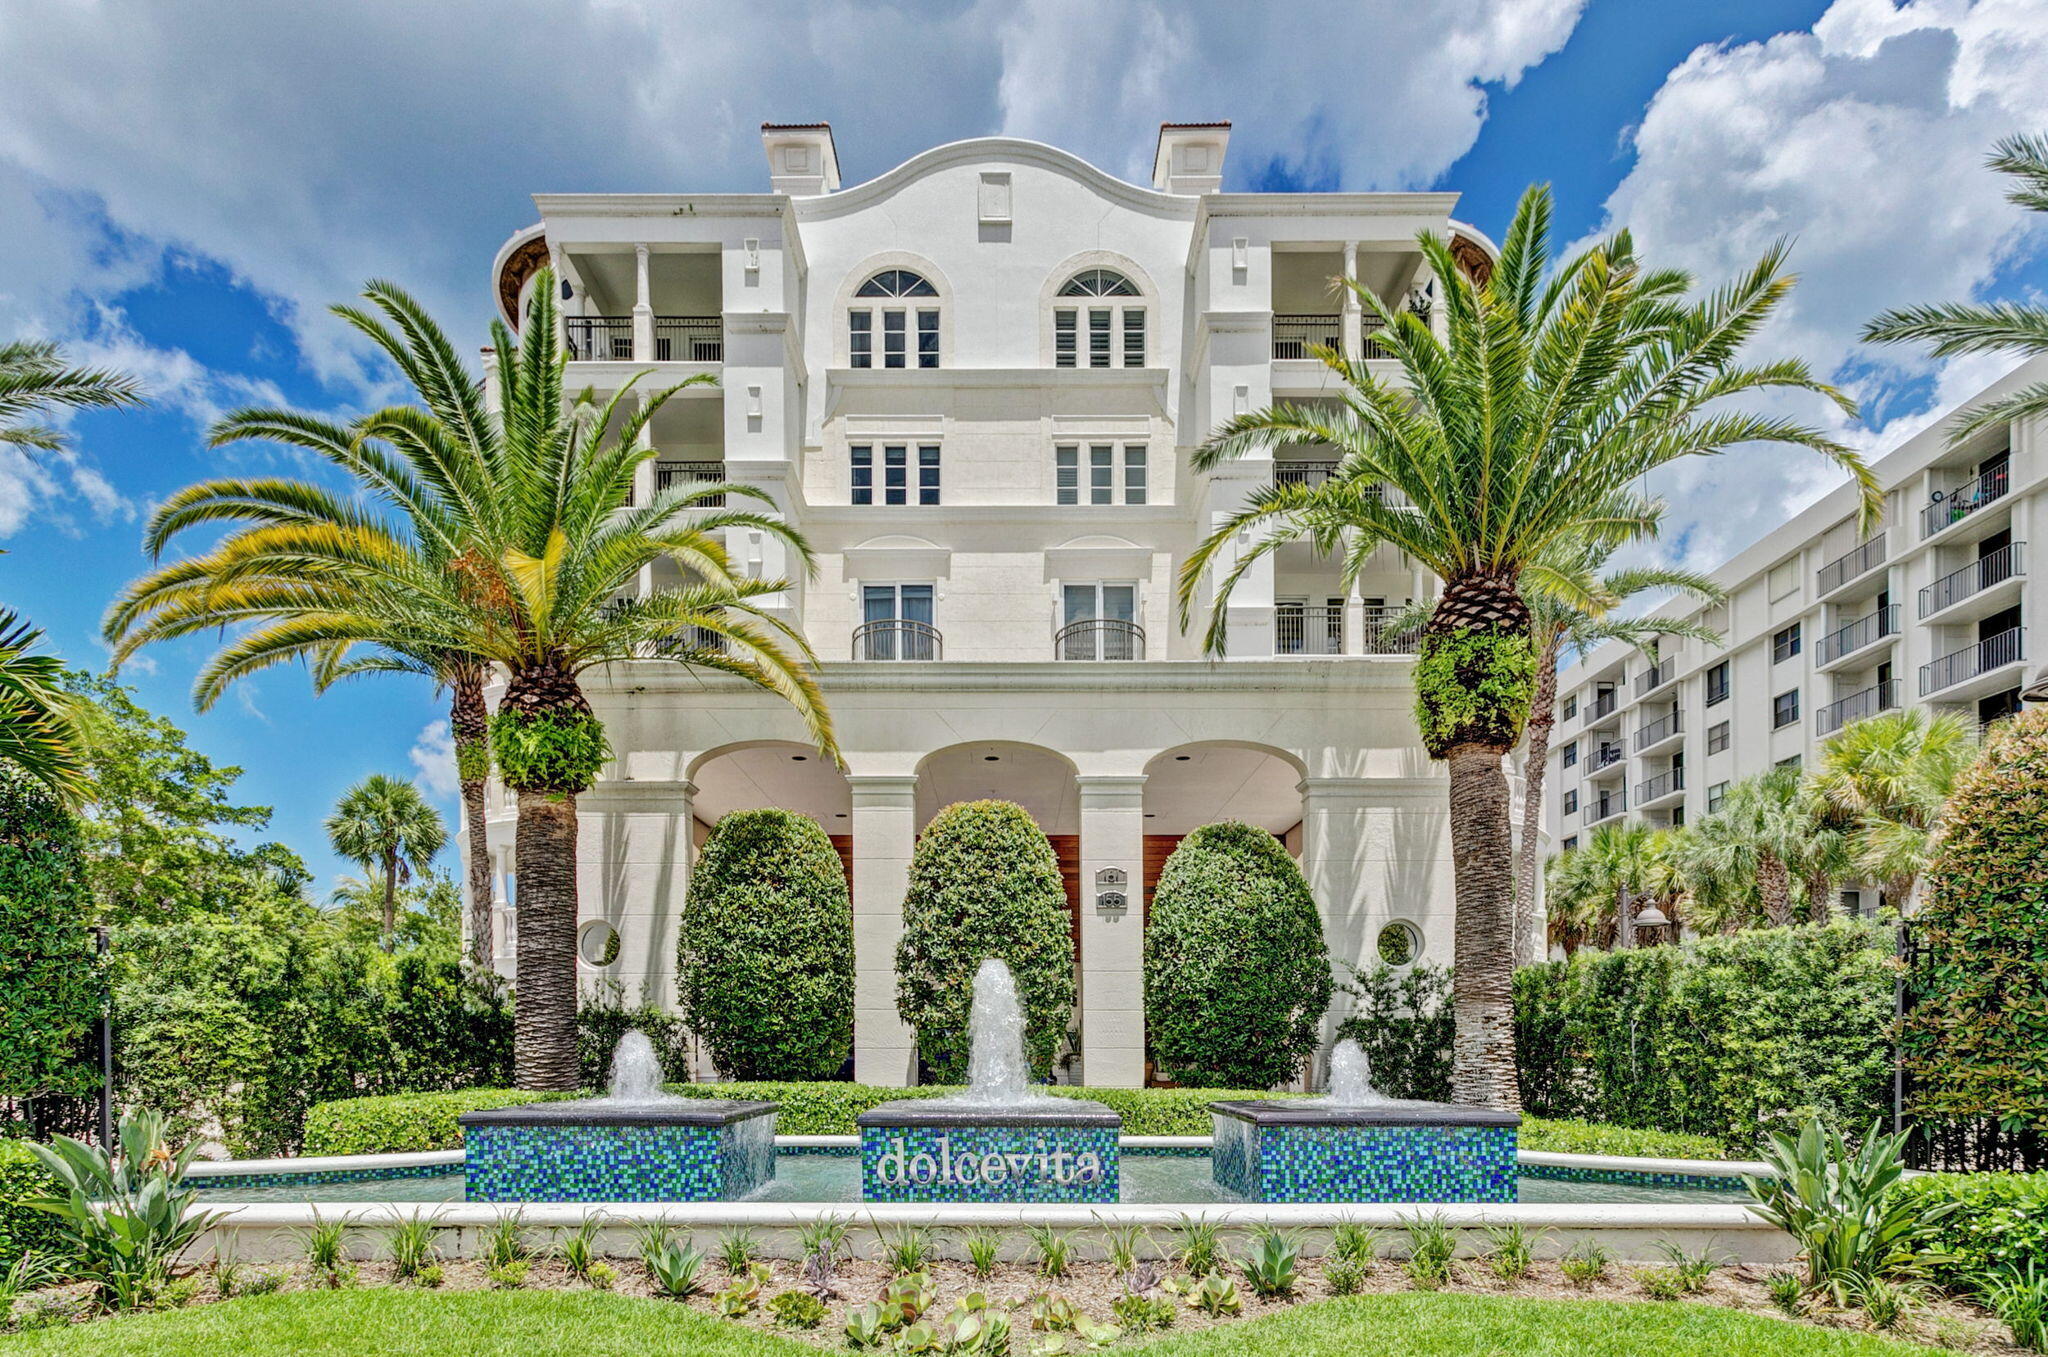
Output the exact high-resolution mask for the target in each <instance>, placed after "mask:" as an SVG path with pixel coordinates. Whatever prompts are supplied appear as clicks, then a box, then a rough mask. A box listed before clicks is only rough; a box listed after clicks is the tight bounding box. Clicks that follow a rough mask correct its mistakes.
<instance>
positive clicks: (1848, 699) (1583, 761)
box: [1546, 360, 2048, 913]
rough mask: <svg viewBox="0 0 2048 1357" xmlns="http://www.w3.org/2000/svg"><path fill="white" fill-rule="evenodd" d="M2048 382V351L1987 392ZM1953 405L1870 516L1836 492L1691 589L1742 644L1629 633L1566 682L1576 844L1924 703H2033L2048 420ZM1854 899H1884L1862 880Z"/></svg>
mask: <svg viewBox="0 0 2048 1357" xmlns="http://www.w3.org/2000/svg"><path fill="white" fill-rule="evenodd" d="M2044 377H2048V360H2035V361H2033V362H2031V363H2028V364H2027V365H2025V366H2023V367H2021V368H2019V369H2018V370H2017V371H2015V372H2013V373H2011V374H2010V375H2008V376H2007V377H2005V378H2004V379H2003V380H2001V381H1999V382H1998V383H1996V384H1994V385H1993V386H1992V387H1990V388H1989V389H1988V390H1986V391H1984V392H1982V393H1980V394H1979V396H1978V397H1976V398H1975V399H1973V400H1972V401H1970V402H1967V404H1971V405H1974V404H1977V403H1979V402H1981V401H1983V400H1986V399H1990V398H1993V397H1997V396H2000V395H2003V394H2007V393H2010V392H2012V391H2015V390H2017V389H2018V388H2019V387H2021V386H2024V385H2028V384H2031V383H2034V382H2039V381H2041V380H2042V379H2043V378H2044ZM1950 425H1951V421H1950V420H1948V419H1947V418H1946V417H1944V418H1943V419H1941V420H1938V421H1936V422H1935V423H1934V424H1933V425H1931V426H1930V427H1928V428H1927V429H1926V430H1924V431H1923V432H1921V433H1920V434H1918V435H1916V436H1915V437H1913V438H1912V439H1910V440H1908V441H1907V442H1906V443H1905V444H1903V445H1902V446H1900V447H1899V448H1898V449H1897V450H1896V451H1894V452H1892V453H1891V454H1889V455H1888V456H1886V457H1885V458H1884V459H1883V460H1882V461H1880V462H1879V463H1878V464H1877V466H1876V467H1875V471H1876V474H1877V477H1878V481H1879V484H1880V485H1881V486H1882V488H1883V490H1884V514H1883V519H1882V521H1881V523H1879V524H1878V525H1877V526H1876V527H1875V528H1874V529H1873V530H1871V531H1870V532H1869V533H1867V534H1866V533H1864V532H1862V531H1860V530H1859V529H1858V526H1857V522H1856V518H1855V498H1854V494H1853V487H1851V486H1849V485H1846V484H1845V485H1843V486H1841V487H1840V488H1838V489H1836V490H1834V491H1832V492H1831V493H1829V494H1827V495H1825V496H1823V497H1822V498H1821V499H1820V500H1819V501H1818V502H1817V503H1815V504H1813V505H1811V506H1810V507H1808V508H1807V509H1805V510H1803V511H1802V512H1800V513H1799V514H1797V515H1796V516H1794V517H1793V518H1792V520H1791V521H1790V522H1788V523H1786V524H1784V525H1783V526H1781V527H1779V528H1776V529H1774V530H1773V531H1771V532H1770V533H1769V534H1768V535H1767V536H1765V537H1764V538H1763V540H1761V541H1759V542H1757V543H1756V544H1755V545H1754V546H1751V547H1749V548H1748V549H1746V550H1745V551H1743V552H1741V553H1740V554H1738V555H1737V556H1736V557H1735V558H1734V559H1733V560H1731V561H1729V562H1728V563H1727V564H1726V565H1724V566H1722V567H1721V568H1720V569H1719V570H1717V571H1715V572H1714V574H1713V577H1714V579H1715V581H1716V582H1717V583H1719V584H1720V585H1721V586H1722V587H1723V588H1724V589H1726V590H1727V593H1728V599H1727V601H1726V602H1725V603H1723V604H1718V605H1715V606H1712V607H1701V606H1700V604H1699V603H1698V602H1697V601H1696V600H1673V601H1672V602H1670V603H1667V604H1666V605H1665V606H1664V607H1662V608H1660V609H1658V610H1656V611H1657V612H1658V613H1659V614H1661V615H1664V616H1669V617H1685V616H1693V617H1696V618H1698V619H1699V620H1701V621H1704V622H1705V623H1706V624H1707V625H1708V626H1710V627H1712V628H1714V629H1715V630H1716V631H1718V632H1720V633H1721V636H1722V640H1723V643H1722V644H1721V645H1719V646H1709V645H1705V644H1702V643H1700V642H1696V641H1686V642H1682V643H1676V644H1672V643H1667V644H1665V645H1662V646H1660V647H1658V648H1657V649H1656V650H1655V651H1653V652H1652V653H1649V654H1645V653H1643V652H1641V651H1637V650H1634V649H1631V648H1629V647H1626V646H1622V645H1619V644H1609V645H1606V646H1602V647H1600V648H1599V649H1597V650H1595V651H1594V652H1593V653H1592V654H1590V655H1588V656H1586V657H1585V658H1584V660H1583V662H1582V663H1579V664H1577V665H1575V666H1574V667H1573V668H1572V669H1570V670H1569V671H1567V672H1566V673H1565V674H1564V675H1563V676H1562V678H1561V681H1560V683H1559V699H1558V709H1557V726H1556V728H1555V733H1554V734H1553V735H1552V737H1551V739H1552V743H1551V751H1550V765H1549V770H1548V778H1547V781H1548V784H1549V788H1550V791H1549V794H1548V797H1547V801H1548V806H1547V810H1546V816H1547V820H1548V825H1549V829H1550V837H1551V841H1552V842H1553V843H1555V844H1557V845H1558V846H1560V847H1562V848H1571V847H1575V846H1577V845H1578V844H1580V843H1583V842H1584V841H1585V837H1586V834H1587V832H1588V831H1590V830H1592V829H1595V828H1597V827H1599V826H1600V825H1603V824H1608V823H1619V822H1620V821H1621V820H1622V819H1623V818H1624V817H1628V818H1633V819H1636V820H1640V821H1644V822H1646V823H1649V824H1653V825H1675V824H1683V823H1685V822H1686V821H1687V820H1696V819H1698V818H1699V817H1700V816H1702V815H1706V814H1709V813H1711V812H1712V811H1713V810H1715V809H1716V808H1717V807H1718V806H1719V804H1720V800H1721V797H1722V796H1723V794H1724V793H1725V792H1726V790H1727V788H1728V787H1729V785H1730V784H1731V783H1734V782H1737V781H1740V780H1741V779H1743V778H1746V777H1749V776H1751V775H1753V774H1756V773H1760V772H1763V771H1765V770H1767V769H1769V768H1771V767H1772V766H1774V765H1778V764H1792V765H1800V764H1810V763H1811V762H1812V761H1813V760H1814V759H1815V758H1816V757H1818V754H1819V751H1820V748H1821V746H1822V745H1823V744H1824V743H1825V742H1826V741H1827V739H1828V738H1829V737H1830V736H1832V735H1834V734H1835V733H1836V732H1837V731H1839V730H1841V729H1842V727H1844V726H1846V725H1848V724H1850V723H1851V722H1853V721H1858V720H1861V719H1862V718H1864V717H1866V716H1871V715H1874V714H1876V713H1878V712H1881V711H1887V710H1890V709H1892V708H1897V707H1905V706H1911V705H1920V706H1925V707H1928V708H1930V709H1933V710H1938V711H1958V712H1962V713H1965V714H1966V715H1968V716H1969V717H1970V718H1971V719H1973V720H1975V721H1977V722H1979V723H1986V722H1990V721H1993V720H1996V719H1997V718H1999V717H2001V716H2005V715H2008V714H2010V713H2011V712H2013V711H2015V710H2016V709H2017V708H2018V706H2019V702H2020V692H2021V688H2022V687H2023V685H2024V684H2025V683H2026V680H2027V674H2028V671H2029V662H2030V661H2032V660H2037V659H2038V658H2039V656H2038V654H2037V653H2036V652H2037V650H2038V649H2039V642H2038V640H2036V639H2035V638H2034V637H2032V636H2030V635H2029V630H2028V629H2029V626H2030V624H2031V623H2032V621H2033V619H2034V618H2036V617H2037V616H2039V615H2040V609H2041V608H2042V607H2043V606H2044V604H2048V586H2044V585H2043V584H2042V583H2041V582H2039V581H2038V580H2037V579H2036V578H2035V577H2034V576H2033V575H2031V574H2030V572H2029V566H2030V565H2031V560H2030V555H2029V553H2030V548H2029V546H2028V541H2029V539H2030V537H2031V535H2032V527H2033V519H2034V516H2035V515H2036V514H2048V460H2044V454H2048V428H2044V426H2043V424H2042V423H2041V422H2039V421H2023V422H2020V423H2017V424H2011V425H2004V424H2001V425H1999V426H1997V427H1995V428H1991V429H1988V430H1986V431H1985V432H1983V433H1981V434H1979V435H1977V436H1976V437H1974V438H1972V439H1970V440H1969V441H1968V442H1967V443H1964V444H1962V445H1961V446H1958V447H1953V448H1952V447H1950V446H1949V445H1948V434H1949V428H1950ZM1843 895H1844V901H1843V903H1845V904H1847V905H1848V906H1849V907H1850V908H1851V909H1860V910H1862V911H1863V912H1866V913H1867V912H1870V911H1871V910H1874V909H1875V908H1876V907H1877V905H1878V903H1879V900H1878V895H1877V892H1876V891H1875V890H1874V889H1871V888H1869V887H1864V888H1861V889H1854V888H1852V889H1849V890H1846V891H1844V893H1843Z"/></svg>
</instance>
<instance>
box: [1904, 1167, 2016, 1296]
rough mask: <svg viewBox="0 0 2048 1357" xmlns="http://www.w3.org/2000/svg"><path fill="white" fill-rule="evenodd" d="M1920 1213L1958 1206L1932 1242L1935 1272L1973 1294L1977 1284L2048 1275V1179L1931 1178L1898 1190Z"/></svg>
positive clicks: (1999, 1176) (1955, 1175)
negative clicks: (2004, 1273)
mask: <svg viewBox="0 0 2048 1357" xmlns="http://www.w3.org/2000/svg"><path fill="white" fill-rule="evenodd" d="M1899 1191H1900V1192H1901V1193H1902V1194H1903V1195H1904V1197H1905V1198H1906V1200H1907V1201H1908V1202H1910V1203H1912V1204H1913V1208H1914V1210H1915V1211H1916V1212H1918V1213H1928V1212H1931V1211H1932V1210H1933V1209H1937V1208H1939V1207H1940V1206H1942V1205H1945V1204H1949V1203H1953V1204H1954V1207H1955V1210H1954V1211H1953V1212H1951V1213H1950V1214H1949V1215H1947V1216H1946V1217H1944V1218H1943V1219H1942V1220H1941V1221H1940V1223H1939V1226H1938V1227H1937V1229H1936V1233H1935V1235H1934V1238H1933V1239H1932V1241H1931V1242H1930V1245H1929V1248H1930V1261H1931V1264H1932V1266H1931V1268H1930V1271H1931V1273H1932V1274H1933V1276H1934V1277H1935V1278H1936V1279H1937V1280H1938V1281H1940V1282H1942V1283H1943V1284H1944V1285H1947V1286H1950V1287H1952V1288H1956V1289H1959V1290H1968V1289H1970V1287H1971V1286H1972V1282H1973V1279H1974V1278H1977V1277H1983V1276H1990V1275H1994V1274H1996V1273H1998V1272H1999V1271H2001V1270H2002V1269H2006V1268H2017V1269H2019V1270H2021V1271H2025V1270H2026V1269H2027V1268H2028V1267H2029V1266H2033V1267H2036V1268H2038V1269H2040V1270H2042V1271H2048V1173H1929V1174H1923V1175H1921V1176H1919V1177H1914V1178H1908V1179H1906V1181H1905V1182H1904V1183H1902V1184H1900V1186H1899Z"/></svg>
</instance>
